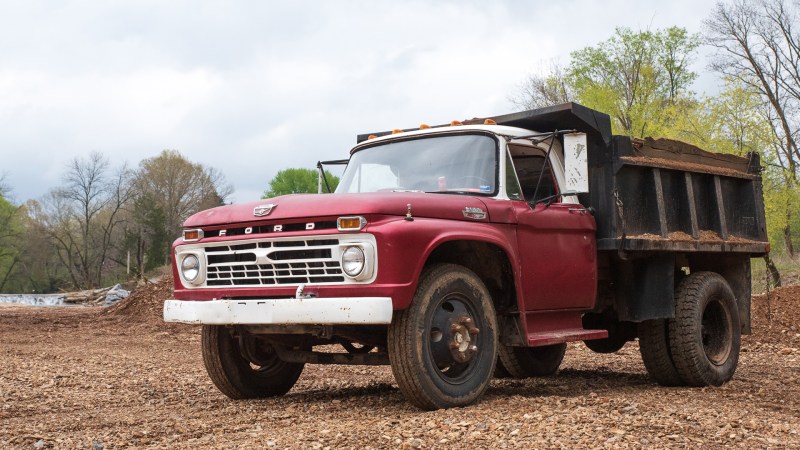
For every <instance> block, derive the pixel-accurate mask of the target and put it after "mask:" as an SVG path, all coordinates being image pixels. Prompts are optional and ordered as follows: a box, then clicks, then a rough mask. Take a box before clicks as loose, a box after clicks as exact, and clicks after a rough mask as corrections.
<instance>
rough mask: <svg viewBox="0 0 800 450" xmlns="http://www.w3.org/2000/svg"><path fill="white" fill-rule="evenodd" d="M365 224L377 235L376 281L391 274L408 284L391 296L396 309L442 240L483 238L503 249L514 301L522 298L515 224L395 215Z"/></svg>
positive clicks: (407, 297)
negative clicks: (509, 266) (507, 263)
mask: <svg viewBox="0 0 800 450" xmlns="http://www.w3.org/2000/svg"><path fill="white" fill-rule="evenodd" d="M368 228H369V230H368V231H369V232H370V233H372V234H374V235H375V236H376V238H378V255H379V256H378V258H379V265H380V267H379V269H378V279H377V280H376V283H384V282H389V281H390V280H389V279H388V277H389V276H391V278H392V280H391V282H393V283H396V284H401V285H403V286H405V287H406V288H407V289H403V292H402V293H401V294H400V295H396V296H394V297H393V307H394V309H395V310H402V309H406V308H408V307H409V305H410V304H411V301H412V299H413V296H414V293H415V292H416V289H417V285H418V283H419V279H420V276H421V274H422V271H423V269H424V268H425V264H426V262H427V261H428V259H429V258H430V256H431V254H432V253H433V252H434V251H435V250H436V249H437V248H438V247H439V246H441V245H442V244H445V243H447V242H453V241H477V242H484V243H487V244H492V245H494V246H496V247H498V248H500V249H501V250H502V251H503V252H505V254H506V256H507V257H508V260H509V263H510V264H511V267H512V270H513V279H514V286H515V290H516V294H517V302H520V301H521V299H522V297H521V291H520V282H521V280H520V276H521V274H520V273H519V269H518V268H519V257H518V254H517V250H516V248H515V246H513V245H510V244H514V243H516V241H517V239H516V226H515V225H514V224H507V223H500V224H498V223H487V222H466V221H461V220H442V219H429V218H424V217H420V218H415V219H414V220H413V221H408V220H403V219H396V220H392V221H387V222H383V223H377V224H371V225H370V226H369V227H368ZM410 262H413V264H409V263H410ZM384 277H386V278H384Z"/></svg>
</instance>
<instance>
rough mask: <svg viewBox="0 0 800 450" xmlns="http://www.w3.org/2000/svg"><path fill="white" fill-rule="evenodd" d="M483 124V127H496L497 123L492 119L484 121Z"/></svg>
mask: <svg viewBox="0 0 800 450" xmlns="http://www.w3.org/2000/svg"><path fill="white" fill-rule="evenodd" d="M483 124H484V125H497V122H495V121H494V120H492V119H486V120H484V121H483Z"/></svg>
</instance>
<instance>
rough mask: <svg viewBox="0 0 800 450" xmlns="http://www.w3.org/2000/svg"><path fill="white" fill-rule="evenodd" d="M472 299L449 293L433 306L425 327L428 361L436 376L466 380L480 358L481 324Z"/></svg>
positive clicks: (450, 380) (455, 382) (460, 381)
mask: <svg viewBox="0 0 800 450" xmlns="http://www.w3.org/2000/svg"><path fill="white" fill-rule="evenodd" d="M476 319H477V317H476V314H475V309H474V307H473V306H472V302H471V300H470V299H469V298H468V297H466V296H464V295H462V294H460V293H451V294H448V295H446V296H445V297H444V298H442V299H441V300H440V301H439V302H438V303H437V304H436V306H435V308H434V309H433V311H432V314H431V316H430V319H429V321H428V326H427V327H426V330H425V334H424V339H425V341H426V342H427V347H428V356H429V358H430V362H431V363H432V364H433V366H434V367H435V368H436V372H437V374H438V375H439V377H440V378H441V379H442V380H443V381H445V382H448V383H451V384H459V383H462V382H464V381H465V380H467V379H469V377H470V375H471V373H472V371H473V370H474V369H475V367H476V366H477V361H478V360H479V359H480V357H481V354H480V349H481V343H480V336H481V335H480V327H481V326H482V325H483V324H482V323H480V322H477V320H476Z"/></svg>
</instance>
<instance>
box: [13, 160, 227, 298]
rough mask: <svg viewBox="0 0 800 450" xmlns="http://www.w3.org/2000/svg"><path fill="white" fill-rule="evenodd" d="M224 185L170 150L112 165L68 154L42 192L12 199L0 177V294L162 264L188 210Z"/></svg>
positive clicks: (83, 282) (120, 276) (94, 280)
mask: <svg viewBox="0 0 800 450" xmlns="http://www.w3.org/2000/svg"><path fill="white" fill-rule="evenodd" d="M231 192H232V188H231V186H230V185H228V184H227V183H226V182H225V179H224V177H223V175H222V174H221V173H220V172H219V171H217V170H216V169H214V168H211V167H206V166H203V165H201V164H197V163H192V162H191V161H189V160H187V159H186V158H185V157H184V156H183V155H181V154H180V153H179V152H177V151H174V150H164V151H163V152H161V154H159V155H158V156H155V157H152V158H148V159H145V160H143V161H141V162H140V163H139V165H138V167H136V168H130V167H128V166H127V165H125V164H123V165H120V166H113V165H112V164H111V162H110V161H109V159H108V158H107V157H106V156H104V155H103V154H101V153H92V154H91V155H89V156H88V157H86V158H75V159H73V160H71V161H70V162H69V164H68V166H67V167H66V169H65V172H64V174H63V176H62V179H61V183H60V185H59V186H57V187H56V188H54V189H52V190H50V191H49V192H48V193H47V194H46V195H45V196H44V197H43V198H41V199H38V200H28V201H26V202H24V203H22V204H20V205H14V204H12V203H11V202H10V201H9V200H8V194H9V188H8V187H7V186H5V185H4V184H2V183H0V292H54V291H57V290H60V289H88V288H94V287H99V286H104V285H107V284H110V283H114V282H117V281H122V280H125V279H128V278H133V277H144V275H145V273H146V272H147V271H149V270H151V269H153V268H156V267H159V266H162V265H164V264H167V263H168V262H169V259H170V246H171V243H172V241H173V240H174V239H175V238H176V237H177V236H179V235H180V232H181V224H182V223H183V221H184V220H185V219H186V218H187V217H188V216H190V215H191V214H193V213H195V212H197V211H201V210H203V209H207V208H211V207H214V206H219V205H221V204H223V203H224V202H225V200H226V198H227V197H228V196H229V195H230V194H231Z"/></svg>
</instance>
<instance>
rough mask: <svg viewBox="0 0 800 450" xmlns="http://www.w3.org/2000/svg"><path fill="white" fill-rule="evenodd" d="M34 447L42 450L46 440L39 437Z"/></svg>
mask: <svg viewBox="0 0 800 450" xmlns="http://www.w3.org/2000/svg"><path fill="white" fill-rule="evenodd" d="M33 448H35V449H36V450H42V449H43V448H44V441H43V440H41V439H39V440H38V441H36V443H35V444H33Z"/></svg>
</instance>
